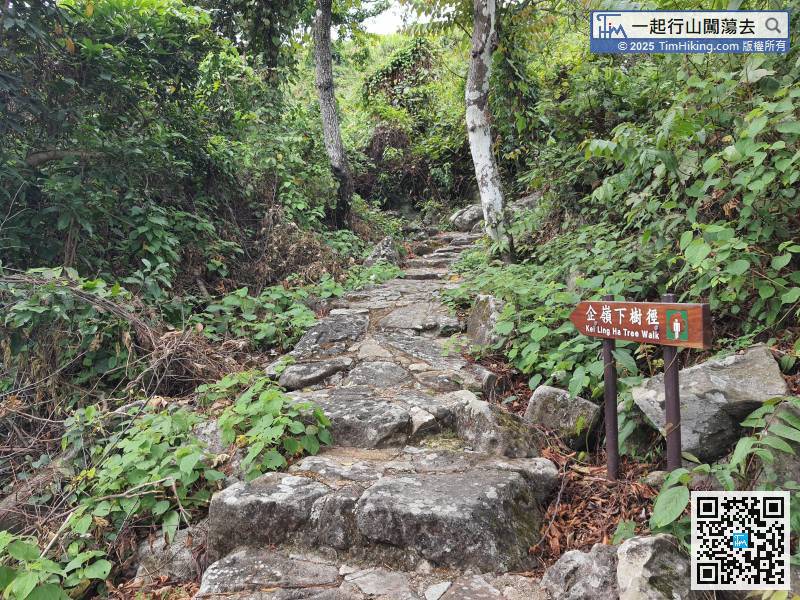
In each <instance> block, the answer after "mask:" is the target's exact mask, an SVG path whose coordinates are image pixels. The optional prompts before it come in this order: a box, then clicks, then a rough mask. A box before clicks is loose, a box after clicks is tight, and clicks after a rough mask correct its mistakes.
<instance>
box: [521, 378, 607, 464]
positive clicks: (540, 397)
mask: <svg viewBox="0 0 800 600" xmlns="http://www.w3.org/2000/svg"><path fill="white" fill-rule="evenodd" d="M524 420H525V421H527V422H529V423H536V424H538V425H542V426H543V427H546V428H547V429H550V430H551V431H554V432H555V433H556V434H557V435H558V437H560V438H561V439H562V440H563V441H564V442H565V443H566V444H567V445H568V446H569V447H570V448H572V449H574V450H578V449H581V448H585V447H586V445H587V444H586V442H587V440H588V439H590V436H591V435H592V433H593V431H594V430H595V428H596V427H597V423H598V422H599V420H600V407H599V406H597V405H596V404H594V403H593V402H589V401H588V400H584V399H583V398H578V397H576V398H572V397H570V394H569V392H567V391H565V390H560V389H558V388H554V387H550V386H547V385H540V386H539V387H537V388H536V390H534V392H533V394H532V395H531V399H530V402H529V403H528V408H527V409H526V410H525V417H524Z"/></svg>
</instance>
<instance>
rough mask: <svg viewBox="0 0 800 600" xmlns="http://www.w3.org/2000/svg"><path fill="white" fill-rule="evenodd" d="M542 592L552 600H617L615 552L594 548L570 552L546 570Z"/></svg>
mask: <svg viewBox="0 0 800 600" xmlns="http://www.w3.org/2000/svg"><path fill="white" fill-rule="evenodd" d="M541 585H542V589H543V590H544V591H545V592H547V594H549V596H550V598H553V599H554V600H555V599H557V600H596V599H599V598H617V597H618V589H617V548H616V546H606V545H604V544H595V545H594V546H592V549H591V551H590V552H581V551H580V550H570V551H569V552H566V553H564V554H563V555H562V556H561V558H559V559H558V561H557V562H556V563H555V564H554V565H552V566H551V567H549V568H548V569H547V570H546V571H545V573H544V577H542V582H541Z"/></svg>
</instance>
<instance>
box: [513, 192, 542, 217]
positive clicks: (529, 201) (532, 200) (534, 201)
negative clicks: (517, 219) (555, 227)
mask: <svg viewBox="0 0 800 600" xmlns="http://www.w3.org/2000/svg"><path fill="white" fill-rule="evenodd" d="M541 199H542V192H540V191H538V190H537V191H535V192H531V193H530V194H528V195H527V196H523V197H522V198H520V199H519V200H515V201H514V202H512V203H511V204H509V205H508V209H509V210H510V211H511V213H512V214H513V213H519V212H522V211H525V210H533V209H535V208H536V207H537V206H538V205H539V200H541Z"/></svg>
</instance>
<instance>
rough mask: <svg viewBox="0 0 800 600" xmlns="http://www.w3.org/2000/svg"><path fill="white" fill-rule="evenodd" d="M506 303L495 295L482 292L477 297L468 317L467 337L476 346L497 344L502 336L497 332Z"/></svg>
mask: <svg viewBox="0 0 800 600" xmlns="http://www.w3.org/2000/svg"><path fill="white" fill-rule="evenodd" d="M503 306H504V303H503V302H502V301H501V300H498V299H497V298H495V297H494V296H490V295H487V294H480V295H478V297H477V298H475V302H473V304H472V309H471V310H470V312H469V317H468V318H467V337H468V338H469V339H470V341H471V342H472V343H473V344H475V345H476V346H495V345H497V344H499V343H500V342H501V341H502V339H503V338H502V336H500V335H498V334H497V333H495V330H494V328H495V325H497V322H498V321H499V320H500V313H502V312H503Z"/></svg>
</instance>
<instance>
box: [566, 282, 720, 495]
mask: <svg viewBox="0 0 800 600" xmlns="http://www.w3.org/2000/svg"><path fill="white" fill-rule="evenodd" d="M604 298H605V299H603V300H590V301H586V302H581V303H579V304H578V306H577V307H576V308H575V310H573V311H572V314H571V315H570V316H569V319H570V321H572V323H573V325H575V327H576V328H577V330H578V331H579V332H580V333H582V334H583V335H587V336H590V337H597V338H603V363H604V374H603V387H604V393H603V396H604V400H605V421H606V455H607V464H608V477H609V479H611V480H612V481H613V480H616V478H617V475H618V473H619V444H618V437H617V369H616V364H615V362H614V348H615V341H614V340H624V341H628V342H639V343H642V344H658V345H660V346H664V387H665V392H666V394H665V398H666V436H667V468H668V469H669V470H670V471H672V470H674V469H677V468H678V467H680V466H681V416H680V392H679V383H678V360H677V357H678V349H677V348H678V347H684V348H709V347H711V311H710V310H709V307H708V304H685V303H676V302H675V296H674V294H666V295H665V296H664V297H663V298H662V302H618V301H614V300H612V299H611V298H612V297H611V296H605V297H604Z"/></svg>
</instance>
